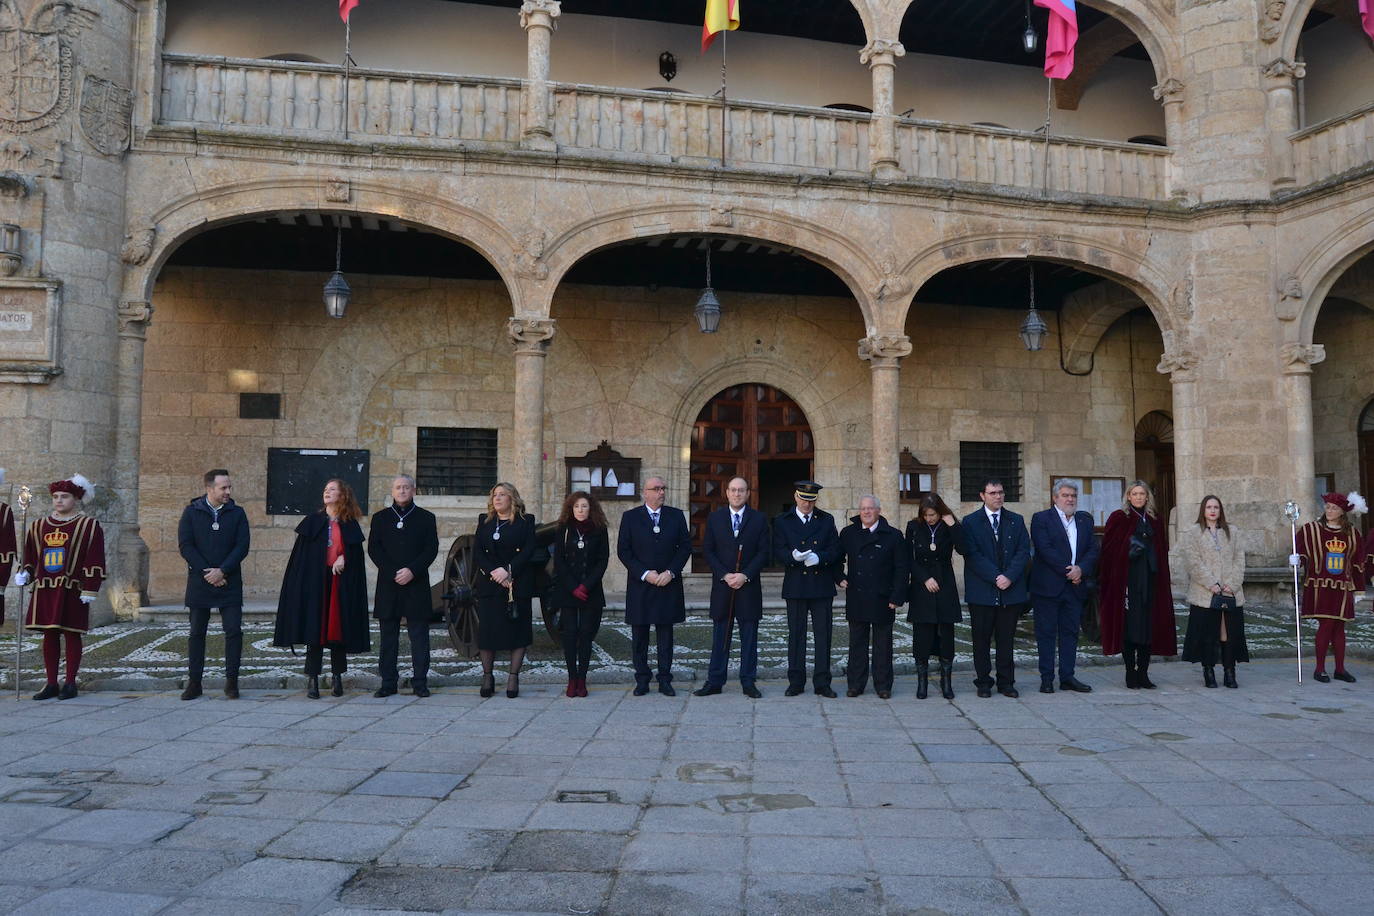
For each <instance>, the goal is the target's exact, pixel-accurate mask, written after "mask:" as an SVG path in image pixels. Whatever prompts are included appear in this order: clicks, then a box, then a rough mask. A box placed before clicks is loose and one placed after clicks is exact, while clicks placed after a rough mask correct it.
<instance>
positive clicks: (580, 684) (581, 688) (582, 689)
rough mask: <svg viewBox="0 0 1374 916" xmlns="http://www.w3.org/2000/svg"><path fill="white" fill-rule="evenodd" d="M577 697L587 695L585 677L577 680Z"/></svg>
mask: <svg viewBox="0 0 1374 916" xmlns="http://www.w3.org/2000/svg"><path fill="white" fill-rule="evenodd" d="M577 695H578V696H580V697H585V696H586V695H587V679H586V678H585V677H580V678H578V679H577Z"/></svg>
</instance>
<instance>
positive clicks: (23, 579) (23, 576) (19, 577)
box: [14, 572, 29, 588]
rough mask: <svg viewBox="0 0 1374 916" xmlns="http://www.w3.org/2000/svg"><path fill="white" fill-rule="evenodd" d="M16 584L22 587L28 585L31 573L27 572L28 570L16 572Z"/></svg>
mask: <svg viewBox="0 0 1374 916" xmlns="http://www.w3.org/2000/svg"><path fill="white" fill-rule="evenodd" d="M14 584H15V585H17V586H19V587H20V588H23V587H24V586H25V585H28V584H29V574H28V573H26V572H19V573H16V574H15V577H14Z"/></svg>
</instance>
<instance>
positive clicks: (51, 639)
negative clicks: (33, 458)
mask: <svg viewBox="0 0 1374 916" xmlns="http://www.w3.org/2000/svg"><path fill="white" fill-rule="evenodd" d="M48 492H49V493H50V494H51V495H52V512H51V513H50V514H49V515H47V516H46V517H44V518H40V519H37V520H35V521H34V523H33V524H32V525H29V526H27V533H26V534H25V537H24V554H23V560H22V562H21V564H20V567H19V575H17V576H15V577H14V581H15V584H17V585H19V586H20V587H21V588H22V587H23V586H25V585H28V584H29V583H30V582H32V583H33V596H32V597H31V598H30V599H29V605H28V609H27V611H26V613H25V618H24V626H25V627H26V628H27V629H31V630H42V631H43V668H44V671H45V672H46V673H47V676H48V683H47V685H46V686H45V687H44V688H43V689H42V690H40V691H39V692H38V693H36V694H34V695H33V698H34V699H35V700H50V699H52V698H53V697H57V698H58V699H60V700H70V699H71V698H72V697H74V696H76V675H77V672H78V671H80V669H81V636H82V634H84V633H85V632H86V631H87V630H89V629H90V628H91V609H90V604H91V602H92V601H94V600H95V599H96V596H97V595H98V594H99V592H100V586H101V583H103V582H104V581H105V531H104V529H103V528H101V527H100V523H99V522H97V521H96V520H95V519H93V518H91V517H90V516H88V515H85V514H84V513H83V512H82V511H81V506H80V503H81V502H82V501H84V500H86V499H88V498H89V497H90V496H92V495H93V494H94V493H95V487H94V486H93V485H92V484H91V482H90V481H88V480H87V479H86V478H85V477H82V476H81V475H80V474H73V475H72V476H71V477H69V478H67V479H66V480H57V481H54V482H53V483H51V484H49V485H48ZM58 634H62V635H63V636H64V638H65V642H66V646H67V677H66V680H65V681H64V682H63V684H62V687H61V689H59V688H58V686H57V665H58V662H59V661H60V657H61V648H62V645H61V644H62V642H63V641H64V640H60V639H59V638H58Z"/></svg>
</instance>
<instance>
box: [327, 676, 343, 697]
mask: <svg viewBox="0 0 1374 916" xmlns="http://www.w3.org/2000/svg"><path fill="white" fill-rule="evenodd" d="M332 680H333V681H334V686H333V688H332V689H331V690H330V691H329V692H330V693H331V694H332V695H334V696H336V697H341V696H343V675H342V674H336V675H334V677H333V679H332Z"/></svg>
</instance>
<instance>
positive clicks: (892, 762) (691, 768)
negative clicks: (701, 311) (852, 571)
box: [0, 659, 1374, 916]
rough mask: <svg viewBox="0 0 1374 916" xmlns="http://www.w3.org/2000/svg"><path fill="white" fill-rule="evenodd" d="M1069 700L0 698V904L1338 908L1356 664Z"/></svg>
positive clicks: (1113, 682)
mask: <svg viewBox="0 0 1374 916" xmlns="http://www.w3.org/2000/svg"><path fill="white" fill-rule="evenodd" d="M1351 670H1352V671H1353V672H1354V673H1355V674H1356V675H1358V676H1359V677H1360V682H1359V683H1357V684H1353V685H1346V684H1341V683H1339V682H1333V683H1330V684H1318V683H1313V682H1311V681H1308V682H1307V683H1305V684H1303V685H1302V686H1301V687H1299V686H1298V685H1297V684H1295V683H1294V676H1293V675H1294V671H1293V665H1292V663H1291V662H1284V661H1281V660H1277V659H1275V660H1266V661H1259V662H1256V663H1252V664H1250V665H1245V666H1242V667H1241V669H1240V680H1241V688H1242V689H1240V690H1227V689H1224V688H1223V689H1218V690H1205V689H1203V688H1202V686H1201V684H1200V683H1199V681H1200V678H1199V676H1198V672H1197V669H1196V668H1195V667H1194V666H1190V665H1183V664H1159V665H1156V666H1155V667H1153V668H1152V669H1151V674H1152V676H1154V677H1155V678H1156V680H1157V681H1158V682H1159V684H1160V689H1158V690H1155V691H1128V690H1126V689H1124V687H1122V686H1120V669H1119V668H1118V669H1110V668H1099V669H1092V670H1089V671H1085V672H1084V677H1085V678H1086V679H1087V680H1089V681H1091V682H1092V683H1093V684H1094V686H1095V687H1096V690H1095V691H1094V692H1093V693H1092V694H1089V695H1079V694H1067V693H1063V692H1057V693H1055V694H1054V695H1052V696H1051V695H1042V694H1039V693H1037V692H1036V691H1035V690H1034V687H1035V686H1036V685H1035V683H1034V682H1035V677H1034V674H1033V673H1032V672H1026V671H1024V670H1023V671H1022V672H1021V674H1022V682H1021V686H1022V687H1024V688H1026V693H1025V694H1024V695H1023V696H1022V698H1021V699H1020V700H1009V699H1006V698H1003V697H994V698H992V699H978V698H976V697H975V696H974V695H973V693H972V692H971V690H970V689H969V686H968V679H967V677H961V678H960V682H959V684H958V690H959V696H958V697H957V698H956V699H955V700H954V701H953V702H946V701H944V700H941V699H938V698H932V699H928V700H925V701H918V700H916V699H915V697H914V684H913V683H911V680H910V679H909V678H899V679H898V682H897V687H896V693H895V696H894V697H893V699H892V700H890V701H882V700H879V699H877V698H876V697H874V696H873V694H872V693H869V694H866V695H865V696H863V697H860V698H857V699H845V698H840V699H835V700H825V699H821V698H818V697H816V696H815V695H813V694H810V693H808V694H804V695H802V696H799V697H795V698H785V697H783V696H782V693H781V690H780V689H778V685H776V684H765V685H764V688H765V693H766V696H765V698H764V699H763V700H759V701H753V700H749V699H747V698H745V697H743V696H742V695H741V694H740V693H739V692H738V688H737V686H735V685H731V686H730V687H729V688H728V689H727V691H726V693H725V694H723V695H721V696H716V697H709V698H695V697H691V696H690V695H688V693H687V691H686V690H683V691H681V692H680V694H679V695H678V696H677V697H672V698H670V697H665V696H660V695H658V694H657V693H654V694H650V695H649V696H646V697H633V696H631V695H630V692H629V691H628V690H627V689H626V688H625V687H623V686H614V687H593V689H592V692H591V696H590V697H588V698H586V699H575V700H570V699H567V698H565V697H563V696H561V694H560V692H559V691H558V690H557V689H556V688H554V687H552V686H526V687H525V689H524V690H523V691H522V693H521V695H520V697H519V698H518V699H515V700H510V699H507V698H506V697H505V696H503V695H501V694H500V693H498V694H497V696H496V697H494V698H491V699H487V700H483V699H481V698H479V697H478V695H477V692H476V691H475V690H474V689H472V688H468V687H450V688H445V689H442V690H440V691H438V692H436V693H435V695H434V696H432V697H430V698H428V699H424V700H418V699H416V698H414V697H412V696H409V695H400V696H395V697H390V698H388V699H385V700H375V699H373V698H372V697H371V696H370V695H367V694H359V693H351V694H348V695H346V696H345V697H343V698H341V699H333V698H330V697H328V696H326V697H325V698H324V699H321V700H313V701H312V700H308V699H306V698H305V697H304V696H303V695H302V694H299V693H286V692H283V691H276V692H271V691H265V690H257V691H249V692H247V693H246V694H245V697H244V699H242V700H239V701H236V702H231V701H227V700H224V699H222V698H220V697H218V696H207V697H206V698H204V699H201V700H197V701H195V702H181V701H180V700H179V699H178V698H177V696H176V694H175V693H174V692H171V691H164V692H159V693H149V694H135V693H121V692H117V691H100V692H91V693H83V694H82V695H81V696H80V697H78V698H76V699H73V700H69V701H57V700H50V701H47V702H42V703H36V702H32V701H29V700H27V699H26V700H24V701H23V702H14V701H13V700H9V699H5V700H2V701H0V910H3V911H9V912H14V913H19V914H39V913H62V914H64V916H65V914H82V913H102V914H103V913H118V914H138V913H168V914H171V913H178V914H189V913H197V914H210V913H226V914H229V913H233V914H241V913H245V912H247V913H254V914H263V916H272V914H292V913H300V914H306V913H310V914H316V913H344V912H352V911H361V910H377V909H383V910H391V911H400V912H408V911H413V912H434V911H446V912H450V913H475V912H494V911H499V912H526V913H560V914H569V913H576V914H583V913H614V914H622V913H623V914H635V916H643V914H654V913H671V914H675V916H690V914H698V913H700V914H713V916H715V914H730V913H749V914H755V913H768V914H771V913H778V914H807V913H842V914H846V916H854V914H864V913H918V912H919V913H939V912H945V913H979V914H989V913H1027V912H1028V913H1054V914H1065V913H1069V914H1072V913H1094V914H1099V913H1103V912H1110V913H1112V914H1114V916H1125V914H1135V913H1158V912H1167V913H1193V912H1199V913H1202V912H1206V913H1209V914H1210V913H1215V912H1217V911H1226V912H1245V913H1306V912H1317V913H1333V914H1336V913H1338V914H1349V913H1359V912H1368V909H1366V908H1367V907H1368V906H1369V901H1370V900H1371V899H1374V761H1371V758H1374V715H1372V714H1374V666H1371V665H1369V664H1365V663H1355V664H1352V666H1351Z"/></svg>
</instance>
